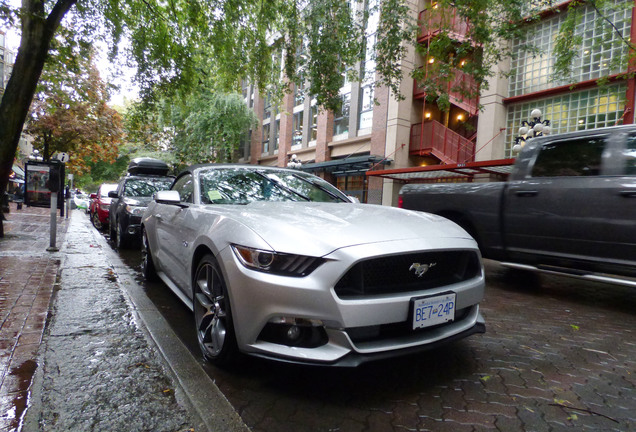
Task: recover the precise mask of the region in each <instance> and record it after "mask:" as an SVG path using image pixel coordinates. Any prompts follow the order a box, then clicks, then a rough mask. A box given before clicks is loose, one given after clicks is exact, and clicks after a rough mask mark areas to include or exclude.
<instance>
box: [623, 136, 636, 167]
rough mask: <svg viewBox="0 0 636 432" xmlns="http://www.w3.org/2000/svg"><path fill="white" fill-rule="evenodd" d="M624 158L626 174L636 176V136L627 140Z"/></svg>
mask: <svg viewBox="0 0 636 432" xmlns="http://www.w3.org/2000/svg"><path fill="white" fill-rule="evenodd" d="M623 157H624V160H625V174H626V175H636V135H631V136H630V137H629V138H627V145H626V146H625V152H624V154H623Z"/></svg>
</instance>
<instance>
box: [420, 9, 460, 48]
mask: <svg viewBox="0 0 636 432" xmlns="http://www.w3.org/2000/svg"><path fill="white" fill-rule="evenodd" d="M418 23H419V26H420V32H419V34H418V38H417V41H418V42H420V43H423V42H427V41H428V40H430V39H432V38H434V37H435V36H436V35H438V34H439V33H441V32H442V31H448V32H449V36H451V37H452V38H453V39H456V40H458V41H462V42H463V41H466V40H467V39H468V30H469V25H468V21H466V19H465V18H462V17H461V16H459V14H458V13H457V10H456V9H455V8H444V7H440V6H434V7H430V8H427V9H424V10H423V11H421V12H420V13H419V15H418Z"/></svg>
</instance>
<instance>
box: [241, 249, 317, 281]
mask: <svg viewBox="0 0 636 432" xmlns="http://www.w3.org/2000/svg"><path fill="white" fill-rule="evenodd" d="M232 250H233V251H234V253H235V254H236V256H237V257H238V259H239V261H241V264H243V265H244V266H245V267H247V268H249V269H252V270H257V271H262V272H267V273H273V274H278V275H282V276H295V277H302V276H307V275H308V274H310V273H311V272H312V271H314V270H315V269H316V268H317V267H318V266H319V265H320V264H322V263H323V262H324V261H325V260H324V259H322V258H316V257H310V256H305V255H293V254H285V253H278V252H272V251H266V250H261V249H254V248H249V247H246V246H239V245H232Z"/></svg>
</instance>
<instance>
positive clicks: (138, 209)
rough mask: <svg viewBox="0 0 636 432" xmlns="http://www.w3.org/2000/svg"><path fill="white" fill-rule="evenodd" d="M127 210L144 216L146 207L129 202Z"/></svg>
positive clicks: (132, 213)
mask: <svg viewBox="0 0 636 432" xmlns="http://www.w3.org/2000/svg"><path fill="white" fill-rule="evenodd" d="M126 211H127V212H128V213H130V214H131V215H133V216H142V215H143V214H144V212H145V211H146V207H141V206H133V205H130V204H128V205H127V206H126Z"/></svg>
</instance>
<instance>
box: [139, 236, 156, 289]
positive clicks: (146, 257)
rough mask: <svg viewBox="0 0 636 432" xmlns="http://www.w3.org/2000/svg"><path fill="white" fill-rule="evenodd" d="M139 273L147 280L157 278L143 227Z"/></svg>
mask: <svg viewBox="0 0 636 432" xmlns="http://www.w3.org/2000/svg"><path fill="white" fill-rule="evenodd" d="M141 274H142V275H143V276H144V279H146V280H147V281H151V282H153V281H156V280H158V279H159V278H158V277H157V270H156V269H155V263H154V262H153V261H152V254H151V253H150V245H149V244H148V235H147V234H146V230H144V229H142V231H141Z"/></svg>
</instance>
